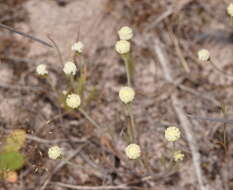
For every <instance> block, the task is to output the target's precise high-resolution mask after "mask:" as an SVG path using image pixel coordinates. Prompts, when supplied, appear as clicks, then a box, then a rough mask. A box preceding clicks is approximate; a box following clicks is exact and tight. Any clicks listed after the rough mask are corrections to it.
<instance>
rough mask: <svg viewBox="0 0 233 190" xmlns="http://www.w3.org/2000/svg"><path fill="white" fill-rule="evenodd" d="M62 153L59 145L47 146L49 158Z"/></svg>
mask: <svg viewBox="0 0 233 190" xmlns="http://www.w3.org/2000/svg"><path fill="white" fill-rule="evenodd" d="M61 155H62V150H61V148H60V147H59V146H52V147H50V148H49V151H48V156H49V158H51V159H53V160H55V159H57V158H59V157H60V156H61Z"/></svg>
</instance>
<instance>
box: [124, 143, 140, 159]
mask: <svg viewBox="0 0 233 190" xmlns="http://www.w3.org/2000/svg"><path fill="white" fill-rule="evenodd" d="M125 154H126V156H127V157H128V158H129V159H137V158H139V157H140V156H141V148H140V146H139V145H137V144H130V145H128V146H127V147H126V148H125Z"/></svg>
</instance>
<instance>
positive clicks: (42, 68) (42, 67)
mask: <svg viewBox="0 0 233 190" xmlns="http://www.w3.org/2000/svg"><path fill="white" fill-rule="evenodd" d="M36 72H37V74H38V75H47V74H48V70H47V66H46V65H45V64H40V65H38V66H37V67H36Z"/></svg>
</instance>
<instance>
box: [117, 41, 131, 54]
mask: <svg viewBox="0 0 233 190" xmlns="http://www.w3.org/2000/svg"><path fill="white" fill-rule="evenodd" d="M115 49H116V51H117V52H118V53H119V54H126V53H128V52H129V51H130V43H129V42H128V41H126V40H120V41H117V42H116V44H115Z"/></svg>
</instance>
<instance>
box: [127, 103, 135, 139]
mask: <svg viewBox="0 0 233 190" xmlns="http://www.w3.org/2000/svg"><path fill="white" fill-rule="evenodd" d="M127 108H128V113H129V117H130V127H128V134H129V137H130V142H133V141H135V139H137V138H136V137H137V135H136V127H135V123H134V115H133V111H132V104H131V103H130V104H127Z"/></svg>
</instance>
